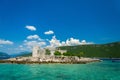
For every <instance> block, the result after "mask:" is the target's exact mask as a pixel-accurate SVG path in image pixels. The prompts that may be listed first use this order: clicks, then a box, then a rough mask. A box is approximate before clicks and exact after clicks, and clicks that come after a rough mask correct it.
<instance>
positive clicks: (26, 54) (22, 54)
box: [10, 51, 32, 57]
mask: <svg viewBox="0 0 120 80" xmlns="http://www.w3.org/2000/svg"><path fill="white" fill-rule="evenodd" d="M10 56H11V57H20V56H32V53H31V52H28V51H24V52H20V53H15V54H12V55H10Z"/></svg>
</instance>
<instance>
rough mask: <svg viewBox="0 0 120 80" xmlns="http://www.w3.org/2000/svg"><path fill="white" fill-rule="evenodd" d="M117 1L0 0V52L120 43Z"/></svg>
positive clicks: (119, 14)
mask: <svg viewBox="0 0 120 80" xmlns="http://www.w3.org/2000/svg"><path fill="white" fill-rule="evenodd" d="M119 34H120V0H0V51H1V52H7V53H9V54H12V53H18V52H23V51H30V50H31V49H32V46H35V45H39V46H40V47H57V46H72V45H80V44H105V43H110V42H115V41H120V36H119Z"/></svg>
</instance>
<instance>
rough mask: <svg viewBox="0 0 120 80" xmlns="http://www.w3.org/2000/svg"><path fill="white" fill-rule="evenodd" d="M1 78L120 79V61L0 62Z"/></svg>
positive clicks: (35, 79)
mask: <svg viewBox="0 0 120 80" xmlns="http://www.w3.org/2000/svg"><path fill="white" fill-rule="evenodd" d="M0 80H120V62H111V61H103V62H96V63H89V64H5V63H4V64H0Z"/></svg>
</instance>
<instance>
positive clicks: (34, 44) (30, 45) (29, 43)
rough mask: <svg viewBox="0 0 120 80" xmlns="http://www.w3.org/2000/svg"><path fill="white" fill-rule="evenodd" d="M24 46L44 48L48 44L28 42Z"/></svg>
mask: <svg viewBox="0 0 120 80" xmlns="http://www.w3.org/2000/svg"><path fill="white" fill-rule="evenodd" d="M24 45H26V46H27V47H33V46H36V45H37V46H40V47H42V46H44V45H46V42H43V41H27V42H24Z"/></svg>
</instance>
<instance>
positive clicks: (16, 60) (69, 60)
mask: <svg viewBox="0 0 120 80" xmlns="http://www.w3.org/2000/svg"><path fill="white" fill-rule="evenodd" d="M99 61H100V60H99V59H93V58H79V57H77V56H65V57H61V56H55V57H49V58H42V59H41V58H34V57H17V58H10V59H6V60H0V63H18V64H20V63H21V64H32V63H39V64H41V63H71V64H73V63H79V64H80V63H82V64H85V63H89V62H99Z"/></svg>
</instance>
